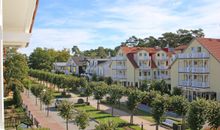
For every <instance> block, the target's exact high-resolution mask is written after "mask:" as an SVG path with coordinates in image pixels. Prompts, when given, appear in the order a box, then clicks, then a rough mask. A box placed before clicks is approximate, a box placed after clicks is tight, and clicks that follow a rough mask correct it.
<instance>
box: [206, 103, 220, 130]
mask: <svg viewBox="0 0 220 130" xmlns="http://www.w3.org/2000/svg"><path fill="white" fill-rule="evenodd" d="M206 113H207V120H208V123H209V126H211V129H213V130H218V128H219V127H220V103H219V102H216V101H210V102H209V104H208V108H207V112H206Z"/></svg>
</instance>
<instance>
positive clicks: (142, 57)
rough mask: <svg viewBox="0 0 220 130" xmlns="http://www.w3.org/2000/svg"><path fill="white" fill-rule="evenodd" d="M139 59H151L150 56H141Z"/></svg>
mask: <svg viewBox="0 0 220 130" xmlns="http://www.w3.org/2000/svg"><path fill="white" fill-rule="evenodd" d="M138 60H151V57H150V56H139V57H138Z"/></svg>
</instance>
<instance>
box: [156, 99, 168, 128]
mask: <svg viewBox="0 0 220 130" xmlns="http://www.w3.org/2000/svg"><path fill="white" fill-rule="evenodd" d="M167 107H168V105H167V102H166V99H165V98H164V97H163V96H161V95H157V97H156V98H155V99H154V101H153V102H152V116H153V118H154V120H155V122H156V130H159V127H158V126H159V125H160V123H161V119H162V116H163V115H164V113H165V111H166V110H167Z"/></svg>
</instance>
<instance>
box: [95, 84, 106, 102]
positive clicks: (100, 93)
mask: <svg viewBox="0 0 220 130" xmlns="http://www.w3.org/2000/svg"><path fill="white" fill-rule="evenodd" d="M106 92H107V84H105V83H104V82H99V83H97V86H96V87H95V88H94V91H93V94H94V98H95V99H96V100H101V99H102V98H103V97H104V96H105V94H106Z"/></svg>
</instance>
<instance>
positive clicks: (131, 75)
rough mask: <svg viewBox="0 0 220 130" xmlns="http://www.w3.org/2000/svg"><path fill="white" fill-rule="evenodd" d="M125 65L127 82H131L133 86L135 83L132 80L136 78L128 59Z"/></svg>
mask: <svg viewBox="0 0 220 130" xmlns="http://www.w3.org/2000/svg"><path fill="white" fill-rule="evenodd" d="M126 65H127V82H133V86H134V85H135V83H134V82H135V78H136V73H135V68H134V66H133V65H132V64H131V62H130V61H129V60H128V59H127V62H126Z"/></svg>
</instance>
